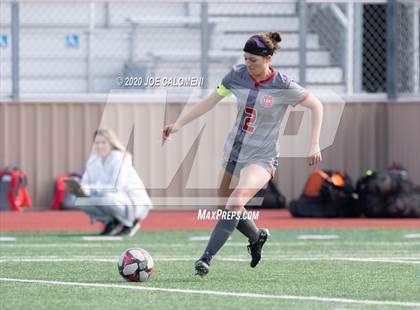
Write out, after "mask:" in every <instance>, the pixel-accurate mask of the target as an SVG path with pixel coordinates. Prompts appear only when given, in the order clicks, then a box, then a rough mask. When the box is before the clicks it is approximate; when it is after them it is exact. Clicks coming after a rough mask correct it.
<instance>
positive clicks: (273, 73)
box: [247, 67, 277, 87]
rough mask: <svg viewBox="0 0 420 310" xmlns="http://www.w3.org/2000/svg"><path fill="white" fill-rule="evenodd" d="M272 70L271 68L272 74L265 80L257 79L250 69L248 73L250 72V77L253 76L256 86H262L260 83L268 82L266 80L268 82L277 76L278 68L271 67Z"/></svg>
mask: <svg viewBox="0 0 420 310" xmlns="http://www.w3.org/2000/svg"><path fill="white" fill-rule="evenodd" d="M270 70H271V74H270V75H269V77H268V78H266V79H264V80H261V81H259V82H258V81H257V80H256V79H255V78H254V77H253V76H252V74H251V73H249V71H248V70H247V71H248V74H249V77H250V78H251V80H252V81H253V82H254V86H255V87H259V86H260V84H262V83H266V82H268V81H270V80H271V79H272V78H274V77H275V75H276V74H277V71H276V70H274V69H273V68H271V67H270Z"/></svg>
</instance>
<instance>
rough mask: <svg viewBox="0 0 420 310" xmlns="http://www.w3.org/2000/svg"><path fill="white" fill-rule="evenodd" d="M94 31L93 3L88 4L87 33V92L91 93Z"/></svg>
mask: <svg viewBox="0 0 420 310" xmlns="http://www.w3.org/2000/svg"><path fill="white" fill-rule="evenodd" d="M94 31H95V3H94V2H90V3H89V30H88V32H87V49H86V53H87V55H86V56H87V65H86V71H87V74H86V76H87V92H88V93H91V92H92V91H93V72H92V71H93V70H92V60H93V56H92V52H93V39H94Z"/></svg>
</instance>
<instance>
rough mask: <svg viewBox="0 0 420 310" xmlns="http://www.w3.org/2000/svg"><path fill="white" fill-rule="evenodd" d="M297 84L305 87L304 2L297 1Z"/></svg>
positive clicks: (303, 0)
mask: <svg viewBox="0 0 420 310" xmlns="http://www.w3.org/2000/svg"><path fill="white" fill-rule="evenodd" d="M299 83H300V84H301V85H302V86H305V85H306V0H299Z"/></svg>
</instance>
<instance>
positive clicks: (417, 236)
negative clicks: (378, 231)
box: [404, 234, 420, 239]
mask: <svg viewBox="0 0 420 310" xmlns="http://www.w3.org/2000/svg"><path fill="white" fill-rule="evenodd" d="M404 238H409V239H415V238H420V234H406V235H404Z"/></svg>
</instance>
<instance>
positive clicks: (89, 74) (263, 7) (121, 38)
mask: <svg viewBox="0 0 420 310" xmlns="http://www.w3.org/2000/svg"><path fill="white" fill-rule="evenodd" d="M390 16H391V17H390ZM0 17H1V18H0V65H1V68H0V92H1V94H0V95H1V97H15V98H17V97H18V96H24V95H26V96H30V95H37V94H49V95H57V96H60V95H63V94H89V93H108V92H109V91H110V90H112V89H115V88H122V87H127V88H129V87H135V88H137V89H140V90H141V91H144V92H152V91H154V90H155V89H156V88H153V87H150V86H146V83H145V81H147V79H148V78H150V77H154V78H162V77H167V78H179V77H185V78H187V77H197V78H198V81H199V82H198V84H197V86H198V87H200V86H201V87H204V88H205V87H207V88H214V87H215V86H216V85H217V83H218V82H219V81H220V80H221V78H222V77H223V76H224V75H225V74H226V72H228V70H229V69H230V67H231V66H232V65H233V64H236V63H241V62H243V59H242V58H243V56H242V47H243V45H244V43H245V41H246V39H247V38H248V37H249V36H251V35H252V34H255V33H258V32H263V31H280V32H281V34H282V43H281V50H280V52H279V53H278V54H277V55H275V56H274V58H273V66H274V68H276V69H278V70H279V71H281V72H283V73H285V74H287V75H289V76H291V77H292V78H294V79H295V80H297V81H299V82H300V83H301V84H303V85H305V86H306V87H308V88H312V89H315V88H318V89H319V88H321V89H329V90H333V91H335V92H337V93H339V94H347V95H354V94H370V93H382V94H383V93H387V92H388V93H389V92H390V90H391V89H392V90H393V91H394V92H395V93H396V94H397V95H398V96H413V95H414V96H417V97H418V96H419V88H420V86H419V85H420V82H419V40H420V39H419V3H418V1H414V0H413V1H410V0H407V1H402V0H401V1H397V0H388V1H387V0H384V1H378V0H375V1H369V0H366V1H348V2H347V1H337V2H333V1H325V2H322V1H318V0H307V1H303V0H290V1H278V2H275V1H270V0H267V1H264V2H259V1H253V2H250V1H246V0H243V2H240V1H235V2H233V1H223V0H218V1H194V0H190V1H188V0H186V1H160V0H158V1H153V2H148V1H141V0H138V1H136V0H132V1H121V2H118V1H99V0H96V1H92V2H88V1H87V2H62V1H60V2H57V1H51V2H49V1H39V2H38V1H30V2H29V1H23V0H22V1H19V0H18V1H9V0H5V1H2V2H1V3H0ZM391 43H392V44H393V45H392V44H391ZM129 78H136V79H137V84H136V83H135V82H136V81H134V80H133V79H132V81H129V80H128V79H129ZM200 78H202V79H200ZM121 81H123V83H121ZM140 81H141V83H139V82H140ZM124 82H128V83H124ZM121 84H123V85H121ZM124 84H126V85H124ZM133 84H136V85H133Z"/></svg>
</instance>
